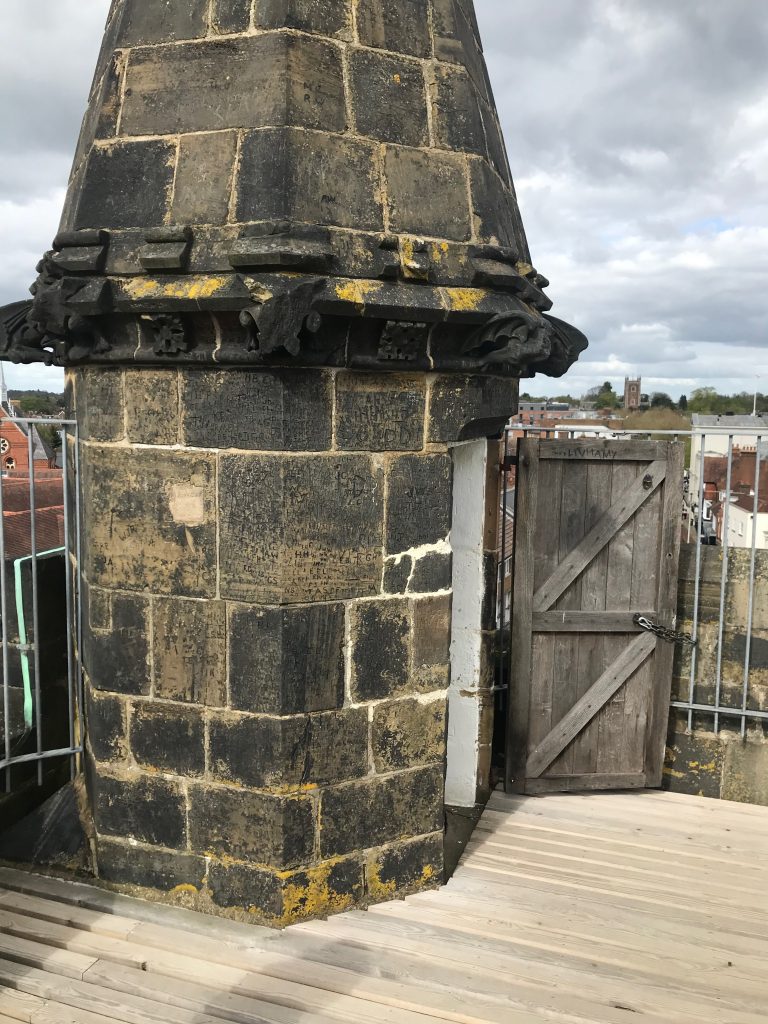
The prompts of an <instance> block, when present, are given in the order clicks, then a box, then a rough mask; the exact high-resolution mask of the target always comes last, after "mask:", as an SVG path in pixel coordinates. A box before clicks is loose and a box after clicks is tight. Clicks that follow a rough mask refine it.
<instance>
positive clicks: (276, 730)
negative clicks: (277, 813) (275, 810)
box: [210, 716, 309, 789]
mask: <svg viewBox="0 0 768 1024" xmlns="http://www.w3.org/2000/svg"><path fill="white" fill-rule="evenodd" d="M308 733H309V720H308V719H306V718H286V719H278V718H241V717H232V718H228V717H227V718H223V717H222V718H219V717H216V716H214V717H213V718H212V719H211V723H210V771H211V773H212V774H213V776H214V777H215V778H217V779H218V780H219V781H221V782H235V783H238V784H240V785H243V786H253V787H254V788H255V789H266V788H269V787H275V786H293V787H298V786H299V785H300V784H301V783H302V781H303V778H304V773H305V770H306V759H307V738H308Z"/></svg>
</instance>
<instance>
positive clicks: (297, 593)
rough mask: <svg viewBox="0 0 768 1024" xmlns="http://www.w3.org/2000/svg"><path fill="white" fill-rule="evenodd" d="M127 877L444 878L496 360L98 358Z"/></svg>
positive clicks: (94, 429)
mask: <svg viewBox="0 0 768 1024" xmlns="http://www.w3.org/2000/svg"><path fill="white" fill-rule="evenodd" d="M70 387H71V391H72V397H73V401H74V404H75V406H76V411H77V416H78V420H79V422H80V424H81V438H82V442H81V453H80V456H81V467H82V490H83V508H84V517H85V529H84V537H83V566H82V568H83V573H84V578H85V584H86V586H85V607H84V615H85V629H84V650H83V661H84V666H85V671H86V692H87V724H88V766H89V771H88V785H89V792H90V795H91V802H92V806H93V814H94V824H95V835H96V838H95V845H96V863H97V866H98V873H99V876H100V877H101V878H102V879H103V880H104V881H106V882H109V883H113V884H117V885H120V886H129V887H132V888H134V889H135V887H139V889H147V890H151V891H152V895H153V896H158V895H159V894H161V893H162V894H166V896H165V897H164V898H171V899H174V900H177V901H181V902H184V903H186V904H187V905H191V906H195V907H197V908H200V909H205V910H209V911H213V912H217V913H225V914H228V915H230V916H238V917H247V918H248V919H256V920H259V921H263V922H266V923H270V924H278V925H280V924H286V923H291V922H293V921H296V920H299V919H301V918H304V917H311V916H315V915H318V914H324V913H328V912H332V911H336V910H342V909H345V908H347V907H349V906H352V905H360V904H364V903H365V902H368V901H376V900H380V899H385V898H389V897H391V896H393V895H396V894H400V893H405V892H408V891H412V890H414V889H418V888H423V887H429V886H433V885H436V884H439V883H440V882H441V881H442V865H443V853H442V843H443V825H444V820H443V778H444V772H445V756H446V742H445V731H446V696H447V689H448V685H449V676H450V668H449V644H450V632H451V598H452V569H451V557H452V553H451V544H450V531H451V504H452V459H451V456H450V453H449V446H450V443H451V442H453V441H455V440H457V439H458V438H459V437H461V436H462V435H463V434H466V433H467V431H469V432H470V433H471V432H472V429H473V428H472V423H473V421H475V420H476V419H477V418H478V416H481V415H482V417H483V418H485V417H489V416H490V417H492V416H497V417H499V416H502V415H508V414H509V412H510V411H511V410H512V409H513V408H514V406H515V403H516V394H517V392H516V384H515V383H514V382H509V381H503V382H502V381H497V380H496V379H495V378H487V377H486V378H477V379H473V378H468V379H461V380H459V381H457V379H456V378H455V377H452V378H442V377H440V376H438V375H407V374H402V375H401V374H392V375H389V376H386V377H382V376H377V375H362V374H355V373H350V372H346V371H321V370H317V371H302V372H296V371H281V370H277V371H256V372H253V371H248V370H244V371H232V370H229V371H227V373H226V379H225V378H224V375H223V374H222V373H221V372H219V371H215V370H207V369H205V370H203V369H201V370H195V369H168V370H157V371H150V370H142V371H135V370H119V369H114V370H113V369H87V370H81V371H76V372H72V373H71V374H70Z"/></svg>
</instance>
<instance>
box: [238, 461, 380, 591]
mask: <svg viewBox="0 0 768 1024" xmlns="http://www.w3.org/2000/svg"><path fill="white" fill-rule="evenodd" d="M219 488H220V503H219V507H220V530H221V547H220V560H221V590H222V595H223V596H225V597H228V598H233V599H235V600H242V601H258V602H263V603H273V604H304V603H309V602H314V601H333V600H337V599H338V600H342V599H348V598H354V597H363V596H367V595H373V594H375V593H378V591H379V588H380V586H381V570H382V556H381V539H382V531H383V522H382V521H383V508H382V504H383V503H382V479H381V473H380V471H379V470H378V469H375V468H374V467H373V465H372V463H371V460H370V459H369V458H367V457H366V456H363V455H339V456H336V457H328V458H318V457H316V456H295V457H293V458H275V457H272V456H259V455H226V456H222V457H221V460H220V470H219Z"/></svg>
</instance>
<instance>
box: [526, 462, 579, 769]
mask: <svg viewBox="0 0 768 1024" xmlns="http://www.w3.org/2000/svg"><path fill="white" fill-rule="evenodd" d="M562 466H563V486H562V491H563V496H562V505H561V508H560V536H559V539H558V545H557V548H556V550H557V555H558V562H562V561H563V559H564V558H566V557H567V556H568V554H569V552H571V551H573V549H574V548H575V547H577V546H578V545H579V544H580V543H581V541H582V540H583V539H584V537H585V535H586V533H587V528H586V505H587V468H588V467H587V466H585V465H583V464H581V463H579V462H573V461H570V462H568V461H563V463H562ZM583 586H584V580H583V577H582V576H578V577H577V578H576V579H575V580H574V581H573V582H572V583H571V585H570V586H569V587H568V588H567V589H566V590H565V591H564V592H563V593H562V594H561V595H560V597H559V598H558V600H557V610H558V611H560V610H561V609H564V610H574V611H575V610H577V609H579V608H580V607H581V600H582V592H583ZM552 646H553V648H554V659H553V672H552V720H551V723H550V730H549V731H550V732H551V730H552V729H553V728H554V727H555V725H556V724H557V723H558V722H560V721H562V719H563V718H564V717H565V715H566V714H567V713H568V712H569V711H570V709H571V708H572V707H573V705H574V704H575V703H576V701H577V700H578V699H579V691H578V677H579V637H578V635H577V634H568V633H562V634H560V635H556V636H555V637H554V638H553V644H552ZM537 745H538V744H537ZM532 749H534V746H533V744H532V743H530V742H529V744H528V750H529V753H530V751H531V750H532ZM574 769H575V765H574V751H573V749H572V748H568V749H566V750H565V751H564V753H563V754H562V757H561V758H560V759H559V761H558V762H557V763H556V764H555V765H553V768H552V770H553V771H556V772H557V774H558V775H571V774H573V772H574Z"/></svg>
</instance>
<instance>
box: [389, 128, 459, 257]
mask: <svg viewBox="0 0 768 1024" xmlns="http://www.w3.org/2000/svg"><path fill="white" fill-rule="evenodd" d="M385 174H386V178H387V183H388V201H389V217H390V229H391V230H392V231H395V232H403V233H405V234H416V235H429V236H431V237H433V238H449V239H454V240H455V241H457V242H466V241H468V240H469V238H470V237H471V228H470V218H469V200H468V197H467V181H466V176H465V172H464V168H463V166H462V165H461V163H459V162H458V160H457V159H456V158H454V157H453V156H450V157H449V156H443V155H438V154H437V153H436V152H435V151H434V150H430V151H428V152H427V151H424V150H420V149H403V148H400V147H392V146H388V147H387V151H386V156H385Z"/></svg>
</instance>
